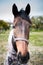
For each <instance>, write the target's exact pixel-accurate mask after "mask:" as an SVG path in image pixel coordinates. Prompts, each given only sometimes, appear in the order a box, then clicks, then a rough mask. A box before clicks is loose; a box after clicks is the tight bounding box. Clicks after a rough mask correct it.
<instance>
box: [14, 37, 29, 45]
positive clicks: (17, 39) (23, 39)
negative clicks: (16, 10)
mask: <svg viewBox="0 0 43 65" xmlns="http://www.w3.org/2000/svg"><path fill="white" fill-rule="evenodd" d="M13 40H14V42H16V41H25V42H27V44H28V43H29V41H28V40H27V39H25V38H21V37H19V38H15V37H14V36H13Z"/></svg>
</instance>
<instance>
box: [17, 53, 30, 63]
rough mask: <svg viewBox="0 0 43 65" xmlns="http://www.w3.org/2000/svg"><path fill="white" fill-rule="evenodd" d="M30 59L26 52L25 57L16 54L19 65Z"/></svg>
mask: <svg viewBox="0 0 43 65" xmlns="http://www.w3.org/2000/svg"><path fill="white" fill-rule="evenodd" d="M29 59H30V54H29V52H27V54H26V56H22V55H21V53H20V52H19V53H18V60H19V62H20V63H21V64H25V63H27V62H28V60H29Z"/></svg>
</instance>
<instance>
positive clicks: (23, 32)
mask: <svg viewBox="0 0 43 65" xmlns="http://www.w3.org/2000/svg"><path fill="white" fill-rule="evenodd" d="M14 26H15V29H14V35H15V37H16V38H22V39H26V40H28V39H29V26H30V25H29V22H28V21H26V20H24V19H22V18H20V17H17V18H15V22H14ZM16 46H17V50H18V53H19V52H20V53H21V54H22V55H26V53H27V52H28V42H27V41H25V40H17V41H16Z"/></svg>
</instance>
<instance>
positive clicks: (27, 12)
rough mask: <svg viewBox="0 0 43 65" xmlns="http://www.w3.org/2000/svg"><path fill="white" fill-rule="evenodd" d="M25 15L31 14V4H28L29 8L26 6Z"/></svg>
mask: <svg viewBox="0 0 43 65" xmlns="http://www.w3.org/2000/svg"><path fill="white" fill-rule="evenodd" d="M25 13H26V14H27V15H29V13H30V5H29V4H27V6H26V8H25Z"/></svg>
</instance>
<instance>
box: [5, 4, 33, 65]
mask: <svg viewBox="0 0 43 65" xmlns="http://www.w3.org/2000/svg"><path fill="white" fill-rule="evenodd" d="M12 13H13V15H14V21H13V27H12V30H11V32H10V34H9V38H8V43H9V45H8V53H7V58H6V63H5V65H27V63H28V61H29V59H30V53H29V50H28V45H29V32H30V27H31V24H32V22H31V20H30V17H29V14H30V4H27V6H26V8H25V10H23V9H21V10H20V11H18V8H17V6H16V4H15V3H14V4H13V6H12Z"/></svg>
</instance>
